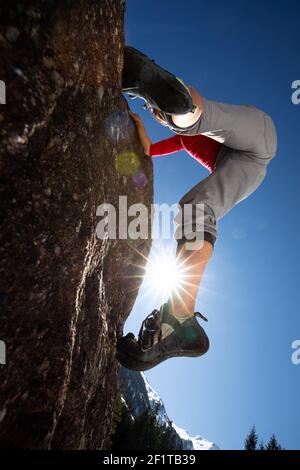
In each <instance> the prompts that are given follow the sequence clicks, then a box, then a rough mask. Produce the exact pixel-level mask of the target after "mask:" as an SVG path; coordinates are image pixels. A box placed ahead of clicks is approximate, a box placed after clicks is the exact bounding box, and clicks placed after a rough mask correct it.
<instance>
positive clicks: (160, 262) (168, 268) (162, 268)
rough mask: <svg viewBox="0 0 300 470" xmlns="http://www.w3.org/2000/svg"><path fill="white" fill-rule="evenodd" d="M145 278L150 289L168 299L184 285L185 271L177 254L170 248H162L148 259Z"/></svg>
mask: <svg viewBox="0 0 300 470" xmlns="http://www.w3.org/2000/svg"><path fill="white" fill-rule="evenodd" d="M144 279H145V283H146V284H147V285H148V286H147V287H149V289H151V290H153V291H155V292H156V294H157V295H159V296H161V297H163V299H164V300H166V299H167V298H168V297H169V296H170V295H171V294H172V292H173V291H178V290H180V289H181V288H182V287H183V284H184V280H185V273H184V269H183V268H182V267H181V266H180V265H179V264H178V262H177V260H176V258H175V255H174V254H173V253H171V251H170V250H166V249H163V248H160V249H159V250H158V251H157V252H155V254H154V256H152V257H151V258H149V259H148V263H147V266H146V270H145V276H144Z"/></svg>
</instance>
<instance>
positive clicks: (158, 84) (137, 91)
mask: <svg viewBox="0 0 300 470" xmlns="http://www.w3.org/2000/svg"><path fill="white" fill-rule="evenodd" d="M122 89H123V91H125V92H126V93H128V94H129V95H130V98H134V97H139V98H142V99H143V100H145V101H146V103H147V105H146V107H147V106H148V107H153V108H156V109H158V110H159V111H163V112H165V113H169V114H185V113H188V112H190V111H193V110H194V108H195V106H194V105H193V102H192V98H191V95H190V93H189V90H188V88H187V86H186V85H185V84H184V82H183V81H182V80H181V79H179V78H177V77H176V76H175V75H173V74H172V73H170V72H168V71H167V70H165V69H163V68H162V67H160V66H159V65H157V64H156V63H155V62H154V60H151V59H149V57H147V56H146V55H145V54H143V53H142V52H140V51H138V50H137V49H135V48H134V47H130V46H125V48H124V66H123V77H122Z"/></svg>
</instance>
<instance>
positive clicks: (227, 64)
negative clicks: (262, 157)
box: [125, 0, 300, 449]
mask: <svg viewBox="0 0 300 470" xmlns="http://www.w3.org/2000/svg"><path fill="white" fill-rule="evenodd" d="M299 15H300V4H299V2H298V1H293V0H292V1H289V2H285V3H284V2H273V1H270V0H267V1H265V2H261V1H258V0H251V1H248V0H247V1H243V2H241V1H233V0H228V1H227V2H223V1H220V0H215V1H214V2H204V1H196V0H185V1H184V2H182V1H177V0H163V1H161V0H151V1H144V0H143V1H140V0H128V1H127V9H126V15H125V39H126V43H127V44H129V45H132V46H134V47H136V48H138V49H140V50H141V51H143V52H145V53H146V54H147V55H149V56H150V57H151V58H153V59H155V60H156V62H157V63H159V64H160V65H162V66H163V67H164V68H166V69H168V70H170V71H172V72H173V73H175V74H176V75H177V76H179V77H182V78H183V79H184V80H185V82H187V83H189V84H191V85H193V86H195V87H196V88H198V89H199V91H200V92H202V94H203V95H204V96H206V97H207V98H209V99H214V100H217V101H223V102H228V103H236V104H252V105H255V106H258V107H259V108H262V109H263V110H264V111H266V112H268V113H269V114H270V115H271V116H272V117H273V119H274V121H275V123H276V126H277V132H278V153H277V156H276V157H275V159H273V161H272V162H271V164H270V165H269V167H268V174H267V177H266V179H265V181H264V183H263V184H262V186H260V188H259V189H258V190H257V191H256V192H255V194H254V195H252V196H251V197H250V198H248V199H247V200H246V201H243V202H242V203H241V204H239V205H238V206H236V207H235V208H234V209H233V210H232V211H231V212H230V213H229V214H227V215H226V216H225V217H224V218H223V219H222V220H221V221H220V223H219V239H218V241H217V243H216V246H215V251H214V256H213V259H212V261H211V263H210V265H209V266H208V268H207V270H206V273H205V276H204V280H203V283H202V287H201V290H200V294H199V297H198V301H197V309H199V310H200V311H203V312H205V314H206V315H207V316H208V318H209V322H208V324H205V325H204V326H205V328H206V331H207V333H208V335H209V337H210V340H211V348H210V350H209V352H208V353H207V354H206V355H205V356H204V357H203V358H199V359H184V358H179V359H172V360H169V361H166V362H165V363H163V364H161V365H159V366H158V367H156V368H154V369H152V370H151V371H149V372H147V374H146V376H147V378H148V379H149V381H150V383H151V385H152V386H153V387H154V388H155V389H156V391H157V392H158V393H159V394H160V396H161V397H162V398H163V400H164V403H165V405H166V408H167V411H168V413H169V416H170V418H171V419H172V420H173V421H174V422H176V424H177V425H179V426H181V427H184V428H185V429H187V430H188V431H189V433H191V434H201V435H203V436H204V437H206V438H207V439H209V440H212V441H214V442H216V443H217V444H218V445H219V446H220V447H221V448H222V449H240V448H243V442H244V438H245V436H246V434H247V432H248V430H249V428H250V427H251V426H252V425H253V424H255V425H256V427H257V431H258V433H259V434H260V436H261V437H262V438H263V439H264V440H267V439H268V438H269V436H270V435H271V434H272V433H273V432H274V433H275V434H276V436H277V437H278V439H279V441H280V442H281V444H282V445H283V446H284V447H286V448H288V449H300V434H299V423H300V400H299V396H300V365H298V366H295V365H293V364H292V362H291V355H292V349H291V343H292V342H293V341H294V340H295V339H300V289H299V273H298V271H299V261H300V260H299V249H298V240H299V228H300V224H299V218H298V215H299V201H300V198H299V196H300V193H299V174H300V152H299V130H300V126H299V124H300V105H298V106H297V105H293V104H292V101H291V94H292V89H291V84H292V82H293V81H294V80H297V79H298V80H300V61H299V51H297V47H299V44H300V29H299ZM129 104H130V106H131V108H132V109H133V110H134V111H135V112H137V113H138V114H140V116H141V117H142V118H143V120H144V123H145V125H146V128H147V131H148V133H149V136H150V138H151V139H152V141H153V142H156V141H158V140H160V139H163V138H166V137H168V136H171V135H172V133H171V131H170V130H168V129H166V128H164V127H162V126H160V125H159V124H157V123H156V122H155V121H154V120H153V119H152V118H151V117H150V116H149V114H148V112H147V111H144V110H143V109H142V108H141V105H142V101H139V102H138V101H137V100H129ZM153 160H154V174H155V202H157V203H162V202H167V203H176V202H177V201H178V200H179V199H180V197H181V196H182V195H183V194H184V193H185V192H186V191H188V190H189V189H190V188H191V187H192V186H194V184H196V183H197V182H198V181H200V180H201V179H202V178H204V177H206V176H207V175H208V173H207V171H206V170H205V169H204V168H202V167H201V165H199V163H197V162H196V161H194V160H193V159H192V158H191V157H189V156H188V155H187V154H186V153H184V152H183V151H181V152H179V153H176V154H173V155H169V156H165V157H158V158H155V159H153ZM161 300H162V299H159V298H157V297H154V296H153V295H147V289H146V287H145V286H144V287H142V289H141V290H140V293H139V296H138V299H137V301H136V304H135V307H134V309H133V311H132V314H131V316H130V318H129V319H128V321H127V323H126V328H125V331H126V332H127V331H133V332H134V333H137V331H138V328H139V326H140V323H141V321H142V320H143V318H144V317H145V316H146V315H147V314H148V313H150V311H151V310H152V309H153V308H157V307H159V302H160V301H161Z"/></svg>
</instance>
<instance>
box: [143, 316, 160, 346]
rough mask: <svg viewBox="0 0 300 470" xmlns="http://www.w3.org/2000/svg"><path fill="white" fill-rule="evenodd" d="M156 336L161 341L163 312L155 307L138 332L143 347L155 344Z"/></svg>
mask: <svg viewBox="0 0 300 470" xmlns="http://www.w3.org/2000/svg"><path fill="white" fill-rule="evenodd" d="M156 336H157V340H158V341H160V340H161V338H162V332H161V312H160V311H159V310H156V309H155V310H153V311H152V312H151V313H149V315H147V317H146V318H145V320H144V321H143V323H142V325H141V328H140V331H139V334H138V342H139V344H140V345H141V347H142V348H143V349H149V348H152V346H153V345H154V341H155V337H156Z"/></svg>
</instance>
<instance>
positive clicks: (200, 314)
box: [194, 312, 208, 321]
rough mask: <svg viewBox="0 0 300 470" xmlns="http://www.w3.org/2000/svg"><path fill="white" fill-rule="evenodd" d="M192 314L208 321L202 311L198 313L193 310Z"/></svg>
mask: <svg viewBox="0 0 300 470" xmlns="http://www.w3.org/2000/svg"><path fill="white" fill-rule="evenodd" d="M194 315H195V317H199V318H201V319H202V320H204V321H208V318H206V317H205V316H204V315H203V314H202V313H200V312H195V313H194Z"/></svg>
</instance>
